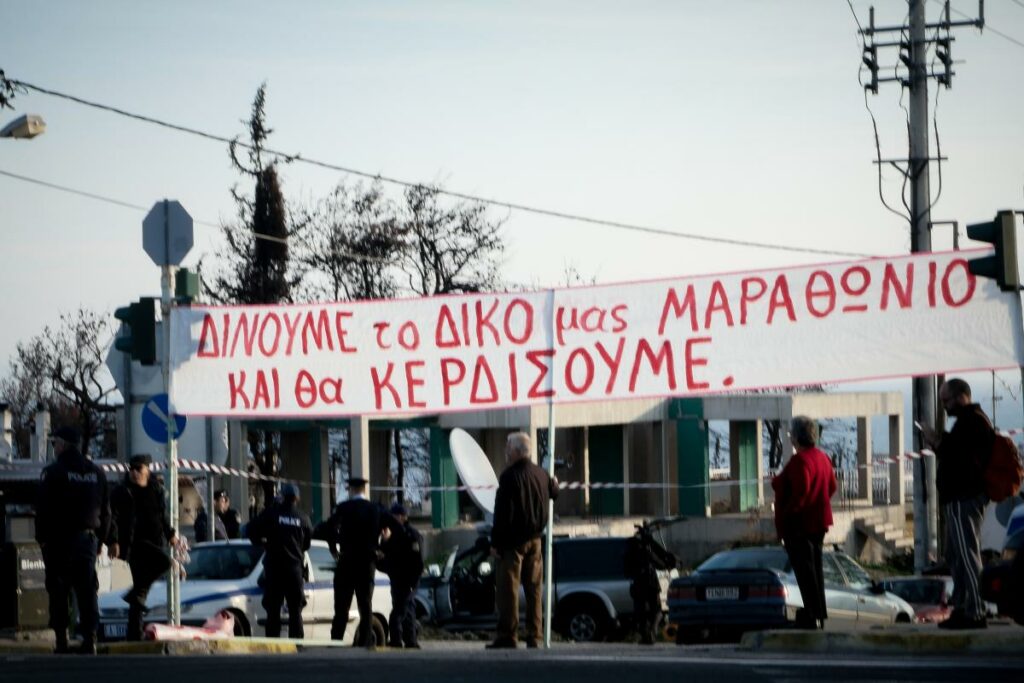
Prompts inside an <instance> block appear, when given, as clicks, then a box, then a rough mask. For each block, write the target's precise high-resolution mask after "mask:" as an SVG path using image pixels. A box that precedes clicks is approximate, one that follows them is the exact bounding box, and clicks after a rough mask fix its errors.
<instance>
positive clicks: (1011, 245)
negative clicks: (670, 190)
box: [967, 211, 1020, 292]
mask: <svg viewBox="0 0 1024 683" xmlns="http://www.w3.org/2000/svg"><path fill="white" fill-rule="evenodd" d="M967 236H968V237H970V238H971V239H972V240H977V241H978V242H990V243H991V244H992V246H994V247H995V250H996V253H995V254H993V255H992V256H982V257H981V258H973V259H971V260H970V261H968V262H967V267H968V268H969V269H970V271H971V272H972V273H974V274H975V275H979V276H981V277H990V278H993V279H995V281H996V282H998V283H999V289H1001V290H1003V291H1005V292H1016V291H1018V290H1019V289H1020V274H1019V273H1018V272H1017V226H1016V224H1015V221H1014V218H1013V211H1000V212H999V213H997V214H996V218H995V220H993V221H992V222H991V223H975V224H974V225H968V226H967Z"/></svg>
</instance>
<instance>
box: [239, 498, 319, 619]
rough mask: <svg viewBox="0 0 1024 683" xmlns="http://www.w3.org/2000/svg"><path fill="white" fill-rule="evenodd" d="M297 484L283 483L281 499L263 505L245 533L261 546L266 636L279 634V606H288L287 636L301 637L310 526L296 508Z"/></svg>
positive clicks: (307, 520)
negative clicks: (266, 506)
mask: <svg viewBox="0 0 1024 683" xmlns="http://www.w3.org/2000/svg"><path fill="white" fill-rule="evenodd" d="M298 502H299V487H298V486H296V485H295V484H284V485H283V486H282V487H281V499H280V500H279V501H275V502H274V503H272V504H271V505H270V507H268V508H265V509H264V510H263V512H261V513H260V514H259V516H257V517H256V519H254V520H253V521H252V522H250V523H249V526H248V529H247V532H248V535H249V540H250V541H252V542H253V543H255V544H258V545H262V546H263V547H264V549H265V551H266V554H265V555H264V556H263V571H264V587H263V609H265V610H267V626H266V633H267V637H268V638H278V637H280V635H281V605H282V603H283V604H287V605H288V637H289V638H300V639H301V638H302V637H303V636H305V632H304V630H303V628H302V608H303V607H305V605H306V596H305V579H306V577H305V576H304V571H303V569H304V567H305V564H306V551H307V550H309V544H310V540H311V539H312V537H313V528H312V526H311V525H310V523H309V517H307V516H306V515H305V514H304V513H303V512H302V511H301V510H299V509H298V507H297V503H298Z"/></svg>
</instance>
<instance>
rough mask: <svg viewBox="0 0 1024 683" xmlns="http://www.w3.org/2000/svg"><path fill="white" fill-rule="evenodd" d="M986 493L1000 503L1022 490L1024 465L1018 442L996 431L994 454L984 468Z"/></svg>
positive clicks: (994, 501) (993, 446)
mask: <svg viewBox="0 0 1024 683" xmlns="http://www.w3.org/2000/svg"><path fill="white" fill-rule="evenodd" d="M984 479H985V495H986V496H988V498H989V500H991V501H992V502H993V503H999V502H1002V501H1004V500H1006V499H1007V498H1010V497H1011V496H1016V495H1017V493H1018V492H1019V491H1020V485H1021V480H1022V479H1024V467H1022V466H1021V464H1020V456H1019V455H1018V454H1017V444H1015V443H1013V439H1011V438H1010V437H1008V436H1006V435H1005V434H1000V433H999V432H996V434H995V440H994V441H993V442H992V454H991V455H990V456H989V459H988V464H987V465H986V466H985V470H984Z"/></svg>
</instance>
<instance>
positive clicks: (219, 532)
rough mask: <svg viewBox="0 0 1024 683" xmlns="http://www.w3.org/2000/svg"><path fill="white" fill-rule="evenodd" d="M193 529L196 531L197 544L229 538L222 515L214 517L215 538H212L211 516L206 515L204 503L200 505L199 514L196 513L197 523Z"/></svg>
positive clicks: (194, 523)
mask: <svg viewBox="0 0 1024 683" xmlns="http://www.w3.org/2000/svg"><path fill="white" fill-rule="evenodd" d="M192 528H193V529H194V530H195V534H196V543H205V542H206V541H223V540H226V539H227V538H228V530H227V527H225V526H224V520H222V519H221V517H220V515H214V516H213V538H210V516H209V515H208V514H206V508H205V507H203V504H202V503H200V504H199V512H198V513H196V521H195V522H193V524H192Z"/></svg>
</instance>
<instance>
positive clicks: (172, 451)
mask: <svg viewBox="0 0 1024 683" xmlns="http://www.w3.org/2000/svg"><path fill="white" fill-rule="evenodd" d="M192 241H193V240H192V217H191V216H189V215H188V211H186V210H185V207H183V206H182V205H181V203H180V202H177V201H173V200H171V201H168V200H166V199H164V200H163V201H159V202H157V203H156V204H154V205H153V208H152V209H150V211H149V213H148V214H146V217H145V218H144V219H143V220H142V248H143V250H144V251H145V252H146V253H147V254H149V257H150V258H151V259H153V263H155V264H156V265H158V266H160V274H161V275H160V294H161V297H160V309H161V312H162V313H163V331H164V335H163V336H164V352H163V358H162V361H163V371H164V372H163V374H164V389H165V390H166V391H167V410H166V411H165V416H166V422H167V449H166V451H165V452H166V456H167V479H168V481H167V509H168V511H169V513H170V514H169V516H170V521H171V528H172V529H174V536H175V538H177V536H178V444H177V442H176V441H175V439H174V437H175V436H177V433H178V430H177V420H176V418H175V415H174V404H173V402H172V401H171V398H170V397H171V309H172V304H173V302H172V300H171V297H172V292H173V288H174V269H175V266H178V265H180V264H181V261H182V259H183V258H185V255H186V254H188V252H189V250H190V249H191V248H192ZM172 552H173V549H172ZM179 581H180V575H179V573H178V571H177V570H176V568H175V567H174V565H173V564H172V566H171V571H170V572H168V576H167V621H168V623H170V624H172V625H174V626H180V625H181V592H180V588H181V586H180V583H179Z"/></svg>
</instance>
